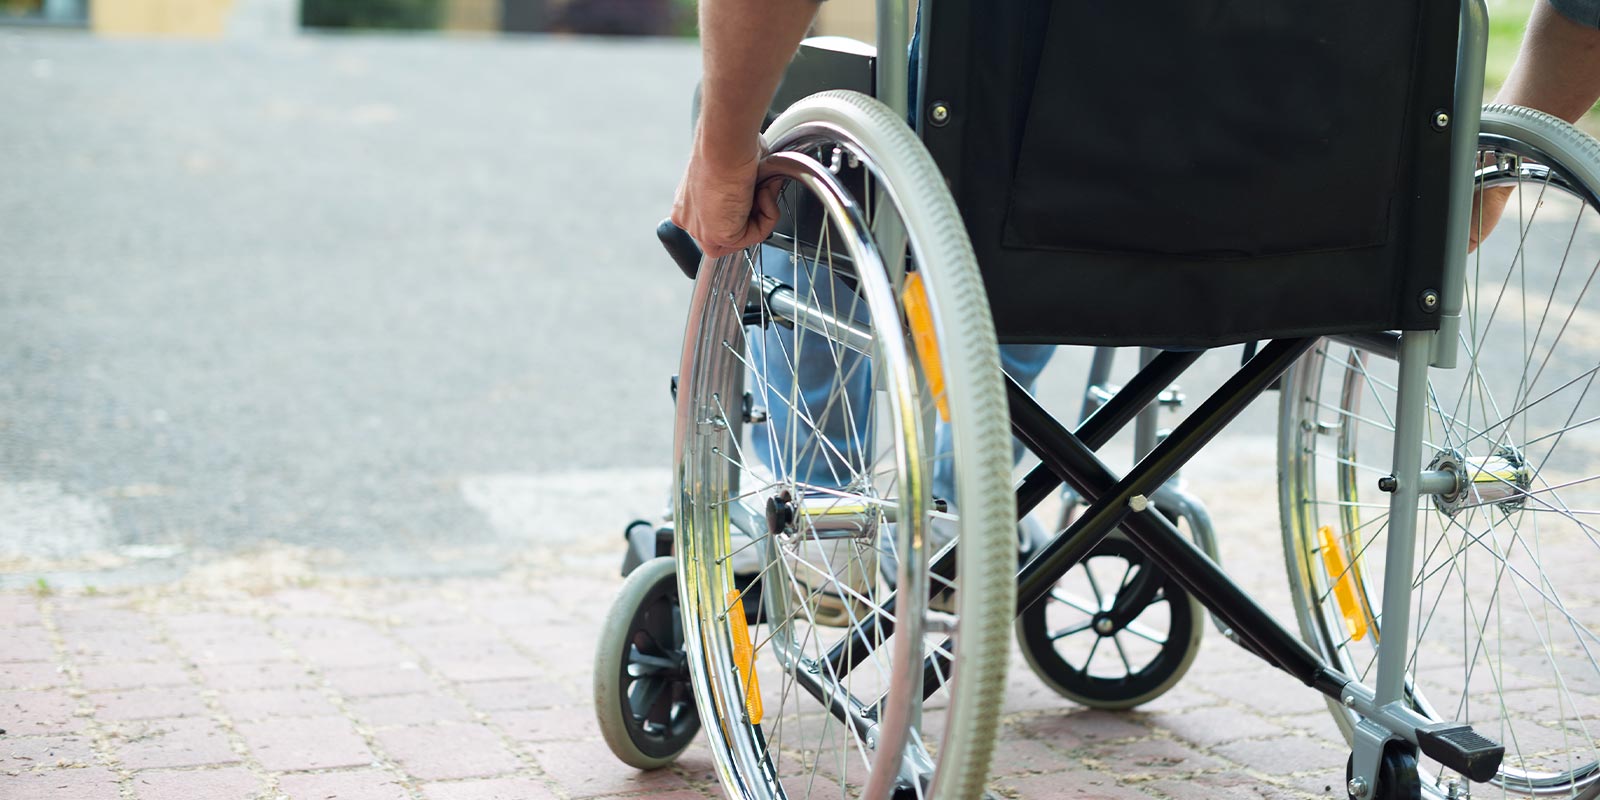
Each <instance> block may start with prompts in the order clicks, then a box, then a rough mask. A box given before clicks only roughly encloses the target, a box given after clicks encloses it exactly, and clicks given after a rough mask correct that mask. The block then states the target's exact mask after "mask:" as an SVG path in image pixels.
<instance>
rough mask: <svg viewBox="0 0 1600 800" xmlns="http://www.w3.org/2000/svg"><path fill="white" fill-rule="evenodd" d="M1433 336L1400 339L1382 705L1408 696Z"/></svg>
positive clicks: (1379, 689)
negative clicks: (1413, 579) (1414, 571)
mask: <svg viewBox="0 0 1600 800" xmlns="http://www.w3.org/2000/svg"><path fill="white" fill-rule="evenodd" d="M1437 336H1438V334H1436V333H1434V332H1432V331H1408V332H1406V333H1403V334H1401V338H1400V375H1399V391H1398V393H1397V396H1396V398H1395V426H1394V429H1395V437H1394V477H1395V479H1396V485H1395V489H1394V492H1393V493H1392V494H1391V495H1390V496H1389V542H1388V546H1387V550H1386V551H1385V554H1384V559H1385V560H1384V570H1383V572H1384V574H1383V628H1382V629H1381V630H1380V634H1381V635H1382V637H1383V638H1382V639H1381V640H1380V641H1381V642H1382V646H1381V647H1379V648H1378V680H1377V684H1376V685H1375V686H1374V687H1373V694H1374V696H1375V702H1376V704H1377V705H1379V706H1385V705H1388V704H1390V703H1393V702H1396V701H1398V700H1401V699H1403V698H1404V697H1405V681H1406V664H1407V662H1408V661H1409V660H1410V655H1411V654H1410V645H1411V573H1412V567H1413V564H1414V563H1415V561H1416V532H1417V513H1418V511H1417V494H1418V489H1419V488H1420V484H1421V483H1422V481H1421V479H1420V476H1421V474H1422V432H1423V430H1424V426H1425V425H1426V424H1427V419H1426V415H1427V411H1428V406H1427V403H1428V361H1429V355H1430V353H1431V352H1432V351H1433V345H1434V339H1435V338H1436V337H1437Z"/></svg>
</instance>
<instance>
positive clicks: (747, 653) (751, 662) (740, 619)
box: [728, 589, 762, 725]
mask: <svg viewBox="0 0 1600 800" xmlns="http://www.w3.org/2000/svg"><path fill="white" fill-rule="evenodd" d="M739 597H740V595H739V590H738V589H729V590H728V621H729V622H730V623H731V624H732V625H733V631H732V633H733V660H734V661H737V662H738V667H739V671H740V672H741V673H743V674H744V710H745V711H746V712H747V713H749V715H750V724H751V725H760V724H761V711H762V709H761V682H760V681H758V680H756V651H755V648H754V647H753V646H752V645H751V643H750V626H749V624H747V623H746V622H745V619H744V605H743V604H742V603H741V602H740V600H739Z"/></svg>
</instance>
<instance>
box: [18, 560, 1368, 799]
mask: <svg viewBox="0 0 1600 800" xmlns="http://www.w3.org/2000/svg"><path fill="white" fill-rule="evenodd" d="M616 555H617V554H616V553H614V552H611V551H610V550H607V551H605V552H603V553H602V552H590V553H587V554H585V553H569V554H565V555H564V556H563V557H562V558H560V559H557V558H555V557H554V556H553V555H550V556H547V557H544V558H542V559H541V560H542V561H544V562H545V563H547V564H553V563H558V562H559V563H560V564H561V569H560V570H559V571H557V570H556V569H553V568H549V567H543V568H541V567H538V566H529V567H522V568H516V569H512V570H508V571H507V572H506V573H504V574H501V575H498V576H494V577H486V578H475V579H451V580H444V581H438V580H377V579H350V580H340V579H330V578H315V579H312V578H307V577H306V576H304V575H299V576H294V577H292V579H289V580H286V581H277V582H274V581H272V580H262V579H261V576H259V575H255V574H254V571H255V570H257V569H259V570H261V571H266V572H270V571H271V569H272V565H271V563H270V560H267V561H268V562H269V563H264V564H254V563H253V562H251V561H250V560H249V559H243V560H236V561H235V562H234V563H232V564H231V565H230V566H229V567H228V568H227V570H224V571H223V577H221V578H217V577H216V576H215V575H212V576H211V577H208V578H205V579H200V580H187V581H184V582H180V583H178V584H176V585H168V586H159V587H149V588H143V589H136V590H128V591H123V592H116V593H82V592H53V593H33V594H22V593H11V594H4V595H0V727H4V728H5V729H6V732H5V734H4V736H0V798H3V800H100V798H124V799H131V798H137V799H138V800H234V799H235V798H238V799H239V800H245V799H246V798H250V799H254V798H292V799H293V800H404V799H408V798H409V799H410V800H488V799H489V798H505V799H506V800H511V799H513V798H514V799H515V800H540V799H541V798H592V797H610V796H621V795H639V796H649V797H662V798H670V800H680V799H686V798H694V797H716V796H719V791H718V789H717V788H716V786H715V781H714V778H713V777H712V775H711V770H710V767H709V762H708V760H707V756H706V753H705V751H704V749H702V748H700V747H698V746H696V747H695V748H693V749H691V750H690V751H689V753H688V754H686V756H685V757H684V758H683V759H682V760H681V761H680V762H679V763H678V764H677V765H676V766H675V767H673V768H671V769H668V770H663V771H659V772H654V773H638V772H635V771H633V770H631V769H629V768H627V767H624V766H623V765H621V764H620V763H618V762H617V761H615V760H614V759H613V758H612V756H611V755H610V753H609V751H607V750H606V747H605V745H604V744H603V743H602V742H601V740H600V737H599V733H598V731H597V729H596V726H595V723H594V721H593V712H592V710H591V707H590V705H589V692H590V690H589V685H590V683H589V682H590V677H589V665H590V659H591V658H592V635H593V633H594V631H595V630H596V629H597V627H598V623H599V620H600V618H601V617H602V616H603V614H604V613H605V610H606V607H607V605H608V604H609V602H610V598H611V596H612V594H613V593H614V591H615V589H616V587H617V585H618V584H619V582H620V581H619V579H618V578H617V577H616V574H615V571H614V562H615V560H616ZM301 582H305V583H309V584H310V585H305V586H299V585H293V584H296V583H301ZM277 583H288V584H290V585H287V586H278V585H276V584H277ZM1007 710H1008V715H1007V717H1006V720H1005V726H1004V730H1003V733H1002V736H1003V737H1004V741H1003V743H1002V744H1001V746H1000V747H999V748H998V749H997V752H998V753H999V758H998V761H997V763H996V765H995V779H994V788H995V791H996V792H997V793H999V794H1003V795H1010V796H1015V797H1038V798H1050V797H1099V798H1123V797H1130V798H1131V797H1158V798H1159V797H1169V798H1186V797H1209V798H1218V797H1221V798H1229V797H1250V798H1254V797H1300V798H1304V797H1312V796H1328V795H1331V794H1333V793H1334V792H1333V787H1336V786H1338V785H1339V784H1340V783H1342V770H1343V767H1342V765H1343V763H1344V750H1343V748H1342V747H1341V746H1339V745H1338V744H1337V742H1336V740H1335V737H1336V735H1337V734H1336V732H1335V731H1334V729H1333V726H1332V724H1331V722H1330V721H1329V719H1328V717H1327V713H1326V711H1324V710H1323V708H1322V703H1321V700H1319V699H1318V698H1317V697H1315V696H1314V695H1311V694H1309V693H1307V692H1305V691H1304V690H1302V689H1300V687H1298V685H1297V684H1295V683H1294V682H1293V681H1291V680H1289V679H1288V678H1286V677H1283V676H1281V675H1277V674H1274V673H1272V672H1270V671H1268V670H1267V669H1265V668H1264V667H1260V666H1258V665H1257V664H1255V663H1254V662H1253V661H1252V660H1251V659H1250V658H1249V657H1248V656H1246V655H1244V654H1243V653H1242V652H1241V651H1239V650H1238V649H1237V648H1236V647H1234V646H1233V645H1231V644H1229V643H1227V642H1226V641H1224V640H1223V639H1222V638H1221V637H1220V636H1217V635H1215V633H1211V634H1210V635H1209V636H1208V638H1207V644H1206V646H1205V649H1204V650H1203V651H1202V654H1201V656H1200V658H1199V659H1198V660H1197V662H1196V664H1195V666H1194V668H1193V669H1192V671H1191V672H1190V673H1189V677H1188V678H1187V679H1186V680H1185V681H1184V682H1183V683H1181V684H1180V685H1179V686H1178V687H1177V688H1176V689H1175V690H1173V691H1172V692H1170V693H1169V694H1168V695H1166V696H1165V697H1163V698H1161V699H1160V700H1158V701H1156V702H1155V703H1153V704H1151V705H1150V706H1148V707H1147V708H1145V709H1142V710H1140V711H1138V712H1131V713H1122V714H1111V713H1105V712H1099V711H1090V710H1085V709H1083V708H1081V707H1077V706H1074V705H1072V704H1070V703H1067V702H1065V701H1063V700H1061V699H1059V698H1058V697H1056V696H1055V695H1054V694H1052V693H1050V692H1049V691H1048V690H1046V689H1045V688H1043V687H1042V685H1041V684H1039V682H1038V681H1037V680H1036V679H1035V678H1034V677H1033V675H1032V674H1031V673H1030V672H1029V671H1028V670H1027V668H1026V666H1024V665H1023V664H1022V662H1021V660H1020V659H1017V660H1016V663H1015V667H1014V669H1013V670H1012V677H1011V686H1010V690H1009V696H1008V699H1007Z"/></svg>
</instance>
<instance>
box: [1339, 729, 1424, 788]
mask: <svg viewBox="0 0 1600 800" xmlns="http://www.w3.org/2000/svg"><path fill="white" fill-rule="evenodd" d="M1354 771H1355V757H1354V756H1352V757H1351V758H1349V759H1347V760H1346V761H1345V762H1344V782H1345V796H1347V797H1349V798H1350V800H1422V779H1421V778H1420V777H1418V776H1417V754H1416V752H1415V751H1414V750H1413V749H1412V748H1411V746H1410V745H1408V744H1404V743H1401V742H1390V743H1389V744H1388V745H1387V746H1385V747H1384V748H1383V760H1382V761H1380V762H1378V785H1377V786H1373V787H1367V786H1363V785H1358V784H1356V782H1355V781H1354V780H1352V777H1353V775H1352V773H1353V772H1354ZM1363 782H1364V781H1363Z"/></svg>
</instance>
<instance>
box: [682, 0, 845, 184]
mask: <svg viewBox="0 0 1600 800" xmlns="http://www.w3.org/2000/svg"><path fill="white" fill-rule="evenodd" d="M816 12H817V3H816V2H815V0H701V2H700V42H701V50H702V59H703V72H704V78H703V79H702V83H701V90H700V121H699V124H698V125H697V128H696V131H695V149H696V153H695V155H696V157H703V158H710V159H713V160H717V161H723V162H726V161H729V160H735V161H743V160H746V159H749V158H753V157H754V156H755V155H756V153H755V152H754V148H755V141H756V133H757V132H759V131H760V129H761V120H762V118H763V117H764V116H765V114H766V110H767V105H768V104H769V103H771V102H772V94H773V92H775V91H776V90H777V88H778V81H779V80H780V79H781V78H782V77H783V68H784V66H785V65H787V64H788V63H789V60H790V59H791V58H792V57H793V56H794V52H795V48H796V47H797V46H799V44H800V40H801V38H803V37H804V36H805V34H806V30H807V28H809V27H810V26H811V18H812V17H813V16H815V15H816Z"/></svg>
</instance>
